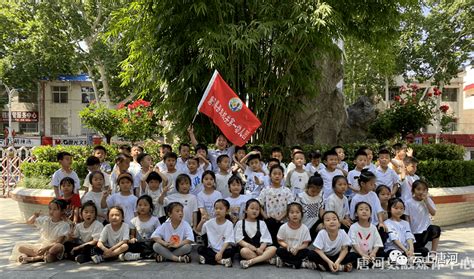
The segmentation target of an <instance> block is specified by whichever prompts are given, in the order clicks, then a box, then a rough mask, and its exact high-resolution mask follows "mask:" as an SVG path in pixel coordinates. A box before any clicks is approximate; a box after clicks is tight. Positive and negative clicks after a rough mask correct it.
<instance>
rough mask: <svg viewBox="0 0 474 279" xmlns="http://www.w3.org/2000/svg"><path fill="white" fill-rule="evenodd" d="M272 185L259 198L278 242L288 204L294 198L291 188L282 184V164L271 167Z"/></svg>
mask: <svg viewBox="0 0 474 279" xmlns="http://www.w3.org/2000/svg"><path fill="white" fill-rule="evenodd" d="M270 178H271V182H272V185H271V186H270V187H268V188H265V189H263V190H262V192H261V193H260V196H259V197H258V200H259V201H260V204H261V205H262V207H263V212H262V215H263V218H264V219H265V223H266V224H267V227H268V229H269V230H270V234H271V235H272V240H273V243H277V237H276V236H277V233H278V230H279V228H280V227H281V225H283V222H284V220H285V219H286V217H287V216H286V214H287V206H288V204H289V203H290V202H292V201H293V200H294V196H293V194H292V193H291V190H290V189H288V188H287V187H282V186H281V180H282V179H283V168H282V167H281V166H280V165H276V166H273V167H272V168H271V169H270Z"/></svg>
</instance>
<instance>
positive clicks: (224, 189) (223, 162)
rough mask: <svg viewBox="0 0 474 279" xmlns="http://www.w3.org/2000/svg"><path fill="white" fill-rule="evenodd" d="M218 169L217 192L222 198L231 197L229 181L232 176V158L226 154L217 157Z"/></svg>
mask: <svg viewBox="0 0 474 279" xmlns="http://www.w3.org/2000/svg"><path fill="white" fill-rule="evenodd" d="M217 167H218V168H219V171H218V172H216V190H217V191H219V192H220V193H221V194H222V198H224V199H225V198H227V197H229V196H230V192H229V185H228V183H227V182H228V181H229V178H230V177H231V176H232V172H230V171H229V170H230V158H229V156H227V155H226V154H224V155H220V156H219V157H217Z"/></svg>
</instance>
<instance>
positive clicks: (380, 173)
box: [375, 149, 399, 197]
mask: <svg viewBox="0 0 474 279" xmlns="http://www.w3.org/2000/svg"><path fill="white" fill-rule="evenodd" d="M389 163H390V151H389V150H387V149H381V150H380V151H379V166H378V168H377V171H376V173H375V176H376V177H377V181H376V183H375V185H376V186H379V185H387V186H388V188H390V191H391V193H392V197H394V196H395V194H396V193H397V192H398V187H399V184H398V179H399V178H398V175H397V173H396V172H395V171H394V170H393V169H391V168H389V167H388V165H389Z"/></svg>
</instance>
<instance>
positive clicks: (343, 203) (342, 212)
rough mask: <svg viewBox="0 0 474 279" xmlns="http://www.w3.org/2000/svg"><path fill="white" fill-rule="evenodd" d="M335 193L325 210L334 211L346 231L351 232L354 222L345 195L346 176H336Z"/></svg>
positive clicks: (333, 185)
mask: <svg viewBox="0 0 474 279" xmlns="http://www.w3.org/2000/svg"><path fill="white" fill-rule="evenodd" d="M332 187H333V193H332V194H331V195H330V196H329V198H328V199H327V200H326V203H325V205H324V210H326V211H334V212H336V214H337V217H338V220H339V222H340V223H341V225H342V228H343V229H344V231H346V232H347V231H349V227H350V226H351V225H352V221H351V218H350V213H349V203H348V201H347V198H346V196H344V193H345V192H346V191H347V179H346V177H345V176H342V175H336V176H334V178H333V180H332Z"/></svg>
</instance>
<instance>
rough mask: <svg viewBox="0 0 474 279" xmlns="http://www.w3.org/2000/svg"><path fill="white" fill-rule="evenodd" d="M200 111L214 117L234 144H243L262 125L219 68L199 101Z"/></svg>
mask: <svg viewBox="0 0 474 279" xmlns="http://www.w3.org/2000/svg"><path fill="white" fill-rule="evenodd" d="M198 111H199V112H202V113H204V114H205V115H207V116H209V117H210V118H211V119H212V122H214V124H216V125H217V127H219V129H220V130H221V131H222V133H223V134H224V135H225V136H226V138H227V139H229V140H230V141H231V142H232V143H233V144H235V145H237V146H242V145H244V144H245V143H247V141H248V140H249V139H250V137H251V136H252V135H253V134H254V133H255V131H256V130H257V129H258V127H260V125H261V123H260V120H258V118H257V117H256V116H255V115H254V114H253V113H252V111H251V110H250V109H249V108H248V107H247V106H246V105H245V103H244V102H242V101H241V100H240V99H239V97H238V96H237V94H235V92H234V91H233V90H232V89H231V88H230V87H229V85H228V84H227V83H226V82H225V81H224V80H223V79H222V77H221V75H220V74H219V72H217V70H216V71H215V72H214V74H213V75H212V78H211V81H209V84H208V85H207V88H206V91H205V92H204V95H203V96H202V99H201V102H199V106H198Z"/></svg>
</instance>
